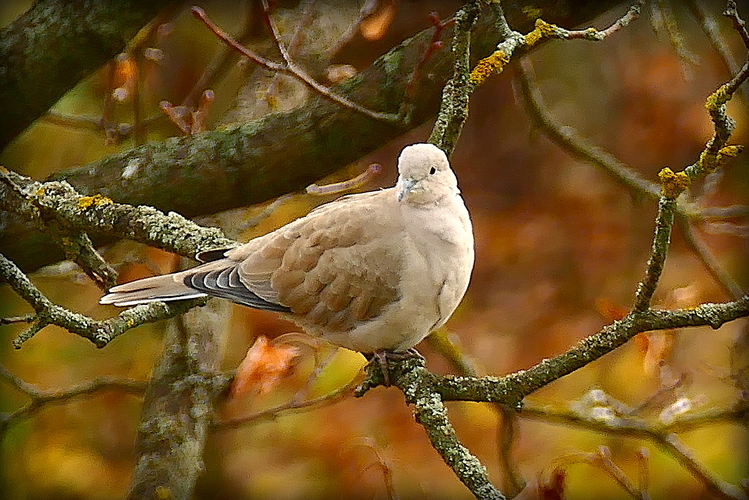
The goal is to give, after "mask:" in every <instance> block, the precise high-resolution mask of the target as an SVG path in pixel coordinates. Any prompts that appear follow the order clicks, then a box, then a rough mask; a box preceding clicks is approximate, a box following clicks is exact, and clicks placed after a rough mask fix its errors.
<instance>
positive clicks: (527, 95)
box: [516, 58, 660, 199]
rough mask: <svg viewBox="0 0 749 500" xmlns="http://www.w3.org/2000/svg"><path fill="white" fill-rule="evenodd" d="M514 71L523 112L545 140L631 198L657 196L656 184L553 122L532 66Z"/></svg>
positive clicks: (525, 61)
mask: <svg viewBox="0 0 749 500" xmlns="http://www.w3.org/2000/svg"><path fill="white" fill-rule="evenodd" d="M516 70H517V73H516V74H517V79H518V82H519V83H520V89H521V91H522V95H523V102H524V103H525V104H526V110H527V111H528V112H529V114H530V115H531V118H532V119H533V121H534V123H535V124H536V126H537V127H539V128H540V129H541V130H542V131H543V132H544V133H545V134H546V136H547V137H548V138H549V139H551V140H552V141H553V142H554V143H556V144H557V145H558V146H559V147H561V148H562V149H564V150H565V151H568V152H569V153H570V154H572V155H574V156H576V157H578V158H580V159H582V160H584V161H586V162H589V163H591V164H592V165H594V166H595V167H597V168H599V169H600V170H602V171H603V172H605V173H606V174H608V175H609V176H611V177H612V178H613V179H614V180H616V181H617V182H619V183H620V184H622V185H623V186H625V187H627V188H628V189H630V190H631V191H632V193H633V194H635V195H638V196H643V197H648V198H653V199H657V198H658V197H659V196H660V188H659V187H658V185H657V184H655V183H654V182H650V181H648V180H647V179H644V178H643V177H641V176H640V174H639V173H637V172H636V171H635V170H634V169H632V168H631V167H629V166H628V165H626V164H624V163H623V162H621V161H619V159H617V158H616V157H615V156H614V155H612V154H611V153H609V152H607V151H605V150H603V149H601V148H600V147H598V146H596V145H594V144H593V143H591V142H590V141H588V140H587V139H585V138H584V137H582V136H581V135H579V134H578V133H577V132H576V131H575V130H574V129H573V128H572V127H569V126H562V125H560V124H558V123H557V122H556V121H555V120H554V118H553V117H552V116H551V113H549V111H548V108H547V106H546V105H545V104H544V101H543V97H542V95H541V92H540V90H539V89H538V86H537V85H536V83H535V78H534V77H533V66H532V65H531V62H530V60H529V59H528V58H523V59H522V60H521V61H520V64H518V65H517V66H516Z"/></svg>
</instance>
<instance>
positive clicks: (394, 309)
mask: <svg viewBox="0 0 749 500" xmlns="http://www.w3.org/2000/svg"><path fill="white" fill-rule="evenodd" d="M398 172H399V177H398V181H397V183H396V184H395V186H393V187H390V188H387V189H381V190H378V191H371V192H366V193H358V194H351V195H348V196H344V197H341V198H339V199H337V200H334V201H332V202H330V203H327V204H324V205H321V206H319V207H317V208H316V209H314V210H313V211H311V212H310V213H309V214H307V215H306V216H304V217H301V218H299V219H296V220H295V221H292V222H290V223H289V224H287V225H285V226H282V227H280V228H279V229H276V230H275V231H272V232H270V233H268V234H265V235H263V236H259V237H257V238H254V239H252V240H250V241H249V242H247V243H245V244H243V245H241V246H238V247H236V248H231V249H220V250H209V251H207V252H202V253H200V254H198V255H197V257H196V258H197V259H198V260H199V261H202V262H204V263H203V264H200V265H198V266H196V267H193V268H191V269H188V270H185V271H181V272H177V273H173V274H167V275H162V276H155V277H151V278H145V279H141V280H137V281H133V282H130V283H126V284H122V285H117V286H115V287H113V288H112V289H110V290H109V293H108V294H107V295H105V296H103V297H102V298H101V300H100V303H101V304H114V305H117V306H131V305H135V304H141V303H146V302H152V301H173V300H183V299H190V298H195V297H205V296H211V297H220V298H223V299H228V300H231V301H233V302H235V303H237V304H241V305H244V306H249V307H252V308H256V309H264V310H269V311H276V312H278V313H280V314H281V315H282V316H283V317H285V318H287V319H289V320H291V321H293V322H294V323H296V324H297V325H299V326H300V327H301V328H302V329H303V330H305V331H306V332H307V333H308V334H310V335H313V336H316V337H320V338H322V339H324V340H326V341H328V342H330V343H332V344H335V345H337V346H341V347H345V348H347V349H351V350H354V351H359V352H362V353H365V354H371V355H373V356H375V355H376V356H379V355H381V354H382V353H399V352H405V351H409V350H411V348H413V347H414V346H415V345H416V344H418V343H419V342H420V341H421V340H422V339H424V337H426V336H427V335H428V334H429V333H430V332H432V331H433V330H435V329H437V328H439V327H441V326H442V325H444V324H445V322H446V321H447V320H448V318H450V316H451V315H452V314H453V312H454V311H455V309H456V308H457V307H458V304H459V303H460V301H461V300H462V298H463V295H464V294H465V292H466V289H467V287H468V282H469V280H470V276H471V271H472V269H473V262H474V244H473V231H472V226H471V219H470V217H469V214H468V210H467V209H466V206H465V204H464V202H463V198H462V197H461V195H460V190H459V189H458V182H457V179H456V177H455V174H454V173H453V171H452V170H451V168H450V163H449V162H448V159H447V156H446V155H445V153H444V152H443V151H442V150H441V149H439V148H438V147H436V146H434V145H432V144H426V143H422V144H412V145H410V146H407V147H405V148H404V149H403V151H402V152H401V154H400V156H399V158H398Z"/></svg>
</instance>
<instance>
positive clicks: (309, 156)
mask: <svg viewBox="0 0 749 500" xmlns="http://www.w3.org/2000/svg"><path fill="white" fill-rule="evenodd" d="M570 3H571V4H572V5H570ZM617 3H618V2H615V1H613V0H611V1H606V2H594V1H589V0H588V1H576V2H568V3H567V4H565V5H562V4H560V3H559V2H548V4H546V5H541V4H539V5H536V7H539V8H542V9H543V12H544V18H545V19H547V20H548V21H549V22H554V23H558V24H560V25H563V26H574V25H577V24H580V23H584V22H587V21H589V20H590V19H592V18H593V17H595V16H596V15H599V14H601V13H603V12H604V11H605V10H607V9H608V8H610V7H611V6H613V5H615V4H617ZM505 15H506V16H507V18H508V20H509V22H510V23H511V24H512V26H513V28H515V29H518V30H528V29H530V28H531V21H530V20H529V19H528V17H527V15H526V14H525V13H523V12H522V10H521V8H520V6H515V7H512V8H511V7H509V6H508V7H507V8H506V10H505ZM494 23H495V19H494V18H493V16H492V15H490V13H488V12H485V13H484V14H483V15H482V16H481V17H480V19H479V21H478V22H477V24H476V26H475V27H474V30H473V32H472V37H471V54H473V55H474V56H475V57H473V59H474V60H475V59H476V58H479V57H484V56H486V55H488V54H490V53H491V52H492V51H493V50H494V48H495V47H496V44H497V42H498V41H499V37H500V35H499V33H497V31H496V29H495V25H494ZM452 32H453V31H452V28H451V27H447V28H445V31H444V33H443V39H444V40H449V39H450V38H451V37H452ZM432 33H433V29H431V28H430V29H426V30H425V31H423V32H422V33H420V34H418V35H416V36H415V37H413V38H411V39H409V40H407V41H405V42H404V43H403V44H401V45H399V46H398V47H396V48H394V49H393V50H391V51H390V52H389V53H388V54H386V55H384V56H382V57H381V58H380V59H378V60H377V61H376V62H375V63H374V64H373V65H372V66H371V67H370V68H368V69H366V70H364V71H363V72H361V73H360V74H359V75H358V76H357V77H355V78H352V79H351V80H349V81H347V82H345V83H344V84H341V85H339V86H338V87H336V88H334V90H335V91H336V92H337V93H339V94H341V95H343V96H346V97H349V98H351V99H352V100H354V101H356V102H358V103H360V104H362V105H363V106H366V107H367V108H369V109H373V110H377V111H383V112H392V113H397V112H398V110H399V108H400V104H401V102H402V100H403V98H404V95H405V92H406V88H407V87H408V84H409V81H410V77H411V74H412V69H413V67H414V66H415V65H416V64H418V63H419V61H421V59H422V55H423V54H424V52H425V51H426V50H427V48H428V46H429V45H430V43H431V37H432ZM474 62H475V61H474ZM452 69H453V60H452V57H451V56H450V54H448V53H447V51H444V52H442V53H440V54H439V57H432V58H430V59H429V60H428V61H427V62H426V63H425V64H424V67H423V68H421V70H420V72H421V74H422V75H429V78H421V79H420V80H419V82H417V88H416V91H415V93H414V99H413V108H412V110H413V114H412V120H411V124H412V125H409V126H410V127H412V126H417V125H419V124H421V123H423V122H425V121H426V120H428V119H430V118H431V117H433V116H434V115H435V114H436V112H437V109H438V108H439V102H440V97H441V92H442V88H443V86H444V83H445V81H446V80H447V78H449V77H450V76H451V74H452ZM404 131H405V128H404V127H399V126H394V125H391V124H387V123H385V122H382V121H377V120H373V119H371V118H367V117H366V116H364V115H362V114H361V113H357V112H354V111H351V110H350V109H346V108H342V107H340V106H339V105H337V104H334V103H331V102H330V101H329V100H328V99H325V98H323V97H320V96H318V95H312V96H310V98H309V100H308V102H307V103H306V104H305V105H303V106H301V107H299V108H297V109H295V110H292V111H290V112H287V113H277V114H273V115H268V116H266V117H263V118H261V119H259V120H257V121H255V122H251V123H247V124H238V125H234V126H230V127H227V128H225V129H223V130H220V131H219V130H216V131H210V132H205V133H202V134H196V135H194V136H190V137H181V138H175V139H169V140H166V141H164V142H162V143H150V144H146V145H144V146H141V147H137V148H134V149H131V150H129V151H125V152H122V153H118V154H115V155H112V156H109V157H107V158H104V159H102V160H100V161H97V162H94V163H92V164H89V165H86V166H83V167H81V168H79V169H74V170H70V171H68V172H65V173H64V174H59V175H58V178H65V179H67V180H68V181H69V182H70V183H71V184H73V185H74V186H75V187H76V188H77V189H79V190H81V192H83V193H85V194H96V193H101V194H104V195H105V196H108V197H110V198H112V199H114V200H115V201H118V202H123V203H130V204H135V205H141V204H144V205H151V206H155V207H157V208H160V209H162V210H175V211H178V212H179V213H181V214H183V215H185V216H187V217H193V216H198V215H205V214H212V213H216V212H218V211H221V210H226V209H230V208H235V207H239V206H246V205H250V204H253V203H259V202H262V201H265V200H268V199H271V198H273V197H276V196H279V195H281V194H285V193H288V192H292V191H296V190H299V189H302V188H304V187H305V186H307V185H309V184H311V183H312V182H314V181H315V180H317V179H319V178H321V177H323V176H325V175H327V174H330V173H331V172H334V171H335V170H338V169H340V168H341V167H342V166H344V165H346V164H348V163H350V162H352V161H354V160H356V159H358V158H360V157H361V156H362V155H364V154H366V153H367V152H370V151H373V150H375V149H376V148H378V147H381V146H382V145H383V144H384V143H386V142H387V141H389V140H392V139H394V138H396V137H397V136H399V135H401V134H402V133H403V132H404ZM291 145H293V147H290V146H291ZM165 180H168V181H166V182H165ZM154 186H159V189H154V188H153V187H154ZM208 193H210V196H208V195H207V194H208ZM198 199H199V200H201V203H195V200H198ZM33 235H34V232H33V231H31V230H30V227H29V226H28V225H27V224H23V223H20V222H19V220H18V219H11V220H10V221H9V224H8V225H7V226H6V229H5V230H4V234H3V237H2V238H0V241H1V243H0V252H3V253H4V254H5V255H7V256H8V257H9V258H11V259H13V260H14V261H15V262H17V263H18V264H19V266H20V267H21V268H22V269H24V270H26V271H27V272H28V271H31V270H34V269H36V268H38V267H40V266H42V265H45V264H49V263H52V262H55V261H56V260H59V259H60V258H61V255H60V253H53V252H50V251H49V250H47V251H45V252H39V251H38V250H37V249H39V248H47V249H49V247H51V244H50V242H49V240H48V239H46V238H37V237H32V236H33Z"/></svg>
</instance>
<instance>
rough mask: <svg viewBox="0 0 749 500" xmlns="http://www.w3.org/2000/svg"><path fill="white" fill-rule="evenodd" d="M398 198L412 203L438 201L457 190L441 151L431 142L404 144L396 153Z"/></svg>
mask: <svg viewBox="0 0 749 500" xmlns="http://www.w3.org/2000/svg"><path fill="white" fill-rule="evenodd" d="M398 173H399V176H398V183H397V184H396V185H395V187H396V191H397V193H398V201H400V202H404V203H408V204H412V205H426V204H434V203H438V202H439V201H440V200H441V199H442V198H444V197H445V196H455V195H457V194H459V193H460V190H458V180H457V179H456V178H455V174H454V173H453V171H452V170H451V169H450V162H449V161H448V160H447V156H446V155H445V152H444V151H442V150H441V149H440V148H438V147H437V146H435V145H433V144H426V143H423V144H412V145H410V146H406V147H405V148H403V151H401V154H400V156H399V157H398Z"/></svg>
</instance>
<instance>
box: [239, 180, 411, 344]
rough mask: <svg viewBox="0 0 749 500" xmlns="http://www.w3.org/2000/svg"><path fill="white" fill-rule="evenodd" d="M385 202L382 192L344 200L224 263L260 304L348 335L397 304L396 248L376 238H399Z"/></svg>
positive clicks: (395, 221) (398, 249)
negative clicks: (283, 308) (233, 262)
mask: <svg viewBox="0 0 749 500" xmlns="http://www.w3.org/2000/svg"><path fill="white" fill-rule="evenodd" d="M390 198H392V199H393V201H395V197H394V195H393V194H392V193H390V192H385V191H381V192H377V193H367V194H366V195H361V196H353V197H346V198H343V199H341V200H339V201H338V202H335V203H331V204H328V205H325V206H324V207H322V208H321V209H319V210H316V211H314V212H311V213H310V215H308V216H307V217H305V218H304V219H300V220H299V221H297V222H293V223H291V224H289V225H288V226H285V227H284V228H282V229H280V230H278V231H276V232H274V233H270V234H268V235H266V236H263V237H261V238H258V239H256V240H253V241H252V242H250V243H251V244H252V245H251V246H245V247H241V252H240V251H238V250H240V249H237V251H233V250H232V251H230V252H229V253H227V257H229V258H231V259H232V260H237V261H240V262H239V263H238V265H239V278H240V279H241V280H242V282H243V283H244V284H245V286H246V287H247V288H248V289H249V290H251V291H252V292H253V293H255V294H257V295H258V296H259V297H261V298H263V299H264V300H267V301H269V302H274V303H278V304H282V305H284V306H287V307H289V308H290V309H291V311H292V313H293V314H294V315H295V316H298V317H299V319H300V320H302V322H303V323H308V324H312V325H314V326H316V327H319V328H325V329H333V330H343V331H346V330H350V329H352V328H353V327H354V326H356V324H357V323H359V322H362V321H366V320H368V319H372V318H374V317H376V316H378V315H379V314H380V313H381V312H382V310H383V308H385V307H386V306H387V305H388V304H391V303H392V302H394V301H396V300H398V288H399V277H400V275H401V265H402V261H403V255H402V248H403V246H402V245H401V244H399V242H397V241H393V239H392V238H388V237H383V236H382V235H383V234H402V230H401V228H400V226H399V224H400V222H398V221H400V218H399V217H394V216H393V214H392V213H391V211H392V210H397V206H395V204H394V203H389V202H388V200H389V199H390ZM350 201H356V203H350ZM253 247H254V248H253Z"/></svg>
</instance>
